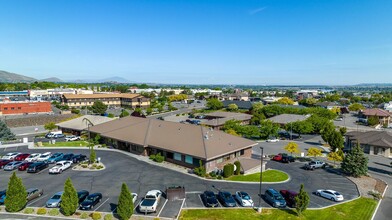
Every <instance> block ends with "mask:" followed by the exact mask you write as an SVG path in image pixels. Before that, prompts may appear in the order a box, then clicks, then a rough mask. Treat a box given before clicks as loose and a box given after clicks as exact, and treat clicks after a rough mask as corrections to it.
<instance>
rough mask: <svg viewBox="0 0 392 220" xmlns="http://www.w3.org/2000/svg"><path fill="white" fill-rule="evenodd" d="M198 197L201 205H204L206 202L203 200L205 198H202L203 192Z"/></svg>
mask: <svg viewBox="0 0 392 220" xmlns="http://www.w3.org/2000/svg"><path fill="white" fill-rule="evenodd" d="M198 197H199V199H200V202H201V205H202V206H203V207H204V202H203V200H202V199H201V194H200V195H199V196H198Z"/></svg>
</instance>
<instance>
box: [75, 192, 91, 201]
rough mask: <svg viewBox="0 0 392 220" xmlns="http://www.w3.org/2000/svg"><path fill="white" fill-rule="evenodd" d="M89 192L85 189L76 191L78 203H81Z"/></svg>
mask: <svg viewBox="0 0 392 220" xmlns="http://www.w3.org/2000/svg"><path fill="white" fill-rule="evenodd" d="M89 194H90V193H89V192H88V191H87V190H81V191H79V192H78V199H79V204H80V203H82V202H83V201H84V200H85V199H86V198H87V196H88V195H89Z"/></svg>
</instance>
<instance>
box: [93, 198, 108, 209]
mask: <svg viewBox="0 0 392 220" xmlns="http://www.w3.org/2000/svg"><path fill="white" fill-rule="evenodd" d="M108 200H109V198H107V199H106V200H105V201H103V203H101V205H99V206H98V207H97V208H95V209H94V211H97V209H99V208H101V206H102V205H103V204H105V203H106V202H107V201H108Z"/></svg>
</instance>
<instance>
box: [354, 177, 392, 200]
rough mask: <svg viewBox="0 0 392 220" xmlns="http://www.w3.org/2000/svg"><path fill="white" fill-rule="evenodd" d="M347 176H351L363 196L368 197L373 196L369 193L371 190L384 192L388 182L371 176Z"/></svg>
mask: <svg viewBox="0 0 392 220" xmlns="http://www.w3.org/2000/svg"><path fill="white" fill-rule="evenodd" d="M347 178H349V179H350V180H351V181H353V182H354V183H355V184H356V185H357V187H358V190H359V192H360V194H361V196H363V197H366V198H373V196H371V195H369V194H368V192H369V191H372V190H376V191H378V192H380V193H381V194H382V193H383V192H384V190H385V187H386V184H385V183H384V182H383V181H381V180H379V179H376V178H373V177H370V176H362V177H360V178H354V177H347Z"/></svg>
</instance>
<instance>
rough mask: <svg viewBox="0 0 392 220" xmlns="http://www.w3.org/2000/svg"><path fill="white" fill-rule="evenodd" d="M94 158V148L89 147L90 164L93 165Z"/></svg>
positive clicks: (95, 156)
mask: <svg viewBox="0 0 392 220" xmlns="http://www.w3.org/2000/svg"><path fill="white" fill-rule="evenodd" d="M96 158H97V155H96V153H95V150H94V146H91V149H90V163H95V160H96Z"/></svg>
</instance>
